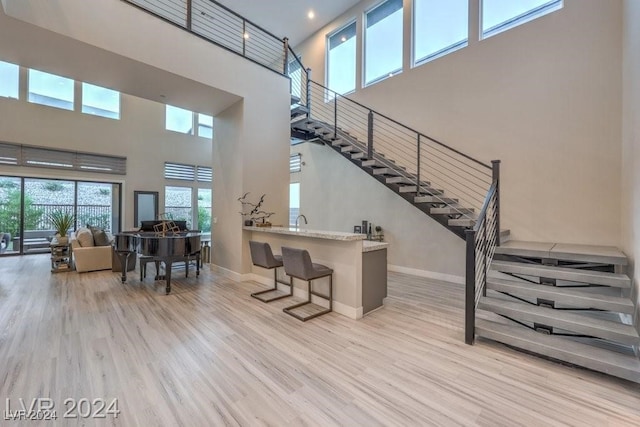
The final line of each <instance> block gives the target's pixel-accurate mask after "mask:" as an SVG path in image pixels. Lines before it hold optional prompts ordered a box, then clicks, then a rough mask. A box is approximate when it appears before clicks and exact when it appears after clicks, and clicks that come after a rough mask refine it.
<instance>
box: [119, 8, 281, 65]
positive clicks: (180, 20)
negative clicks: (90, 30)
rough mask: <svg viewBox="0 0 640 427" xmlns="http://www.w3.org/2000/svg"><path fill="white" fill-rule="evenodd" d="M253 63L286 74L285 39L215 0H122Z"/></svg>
mask: <svg viewBox="0 0 640 427" xmlns="http://www.w3.org/2000/svg"><path fill="white" fill-rule="evenodd" d="M122 1H124V2H126V3H129V4H132V5H134V6H137V7H139V8H140V9H143V10H145V11H147V12H149V13H151V14H153V15H155V16H157V17H159V18H161V19H164V20H165V21H167V22H169V23H171V24H173V25H177V26H179V27H182V28H183V29H185V30H187V31H189V32H190V33H192V34H194V35H197V36H199V37H202V38H204V39H206V40H208V41H210V42H212V43H215V44H216V45H218V46H220V47H222V48H224V49H227V50H229V51H232V52H234V53H237V54H239V55H242V56H243V57H245V58H247V59H249V60H250V61H253V62H255V63H257V64H260V65H262V66H265V67H267V68H269V69H271V70H273V71H276V72H278V73H280V74H283V75H288V70H287V68H288V63H287V62H288V61H287V57H288V51H289V46H288V42H287V39H286V38H285V39H280V38H278V37H277V36H275V35H273V34H272V33H270V32H269V31H267V30H265V29H264V28H262V27H260V26H259V25H256V24H254V23H253V22H251V21H249V20H248V19H246V18H244V17H242V16H241V15H239V14H237V13H236V12H234V11H232V10H231V9H229V8H228V7H226V6H224V5H222V4H220V3H218V2H216V1H215V0H153V1H152V0H122Z"/></svg>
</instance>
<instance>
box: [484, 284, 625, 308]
mask: <svg viewBox="0 0 640 427" xmlns="http://www.w3.org/2000/svg"><path fill="white" fill-rule="evenodd" d="M546 288H551V289H546ZM487 289H490V290H494V291H498V292H505V293H508V294H509V295H513V296H515V297H519V298H530V299H536V298H541V299H546V300H550V301H555V302H556V303H557V304H561V305H563V306H565V307H572V308H579V309H596V310H606V311H613V312H616V313H624V314H633V310H634V308H633V304H632V303H630V302H629V303H628V304H625V303H623V302H613V301H605V300H602V299H598V298H597V295H596V294H594V295H593V296H591V297H583V296H576V295H566V296H563V295H558V294H557V293H556V292H554V289H553V287H549V286H544V285H534V284H531V285H529V289H526V290H523V289H517V288H516V287H514V286H508V285H502V284H497V283H492V282H491V281H489V282H488V283H487Z"/></svg>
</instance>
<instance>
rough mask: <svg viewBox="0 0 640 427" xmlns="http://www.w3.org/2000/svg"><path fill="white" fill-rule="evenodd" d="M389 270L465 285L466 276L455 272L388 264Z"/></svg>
mask: <svg viewBox="0 0 640 427" xmlns="http://www.w3.org/2000/svg"><path fill="white" fill-rule="evenodd" d="M387 270H389V271H393V272H396V273H403V274H410V275H412V276H418V277H425V278H427V279H434V280H442V281H443V282H450V283H456V284H459V285H464V282H465V281H464V277H462V276H454V275H453V274H444V273H437V272H435V271H427V270H418V269H417V268H409V267H402V266H401V265H392V264H389V265H387Z"/></svg>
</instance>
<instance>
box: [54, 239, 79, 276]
mask: <svg viewBox="0 0 640 427" xmlns="http://www.w3.org/2000/svg"><path fill="white" fill-rule="evenodd" d="M50 249H51V272H52V273H61V272H63V271H71V270H73V269H74V268H73V259H72V257H71V245H70V244H66V245H61V244H59V243H56V242H52V243H51V246H50Z"/></svg>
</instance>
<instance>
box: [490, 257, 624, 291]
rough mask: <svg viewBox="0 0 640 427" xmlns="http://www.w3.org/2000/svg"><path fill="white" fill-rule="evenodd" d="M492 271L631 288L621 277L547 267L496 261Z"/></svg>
mask: <svg viewBox="0 0 640 427" xmlns="http://www.w3.org/2000/svg"><path fill="white" fill-rule="evenodd" d="M491 269H492V270H494V271H501V272H503V273H512V274H520V275H525V276H532V277H546V278H550V279H557V280H566V281H569V282H577V283H587V284H592V285H604V286H613V287H617V288H629V287H630V286H631V282H630V280H629V278H628V277H627V278H621V277H620V276H614V275H604V274H595V272H589V271H588V270H583V271H570V270H569V269H565V270H566V271H562V269H560V268H556V269H551V268H545V266H539V265H529V264H518V263H512V264H508V263H504V262H496V261H494V262H493V263H492V264H491Z"/></svg>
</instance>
